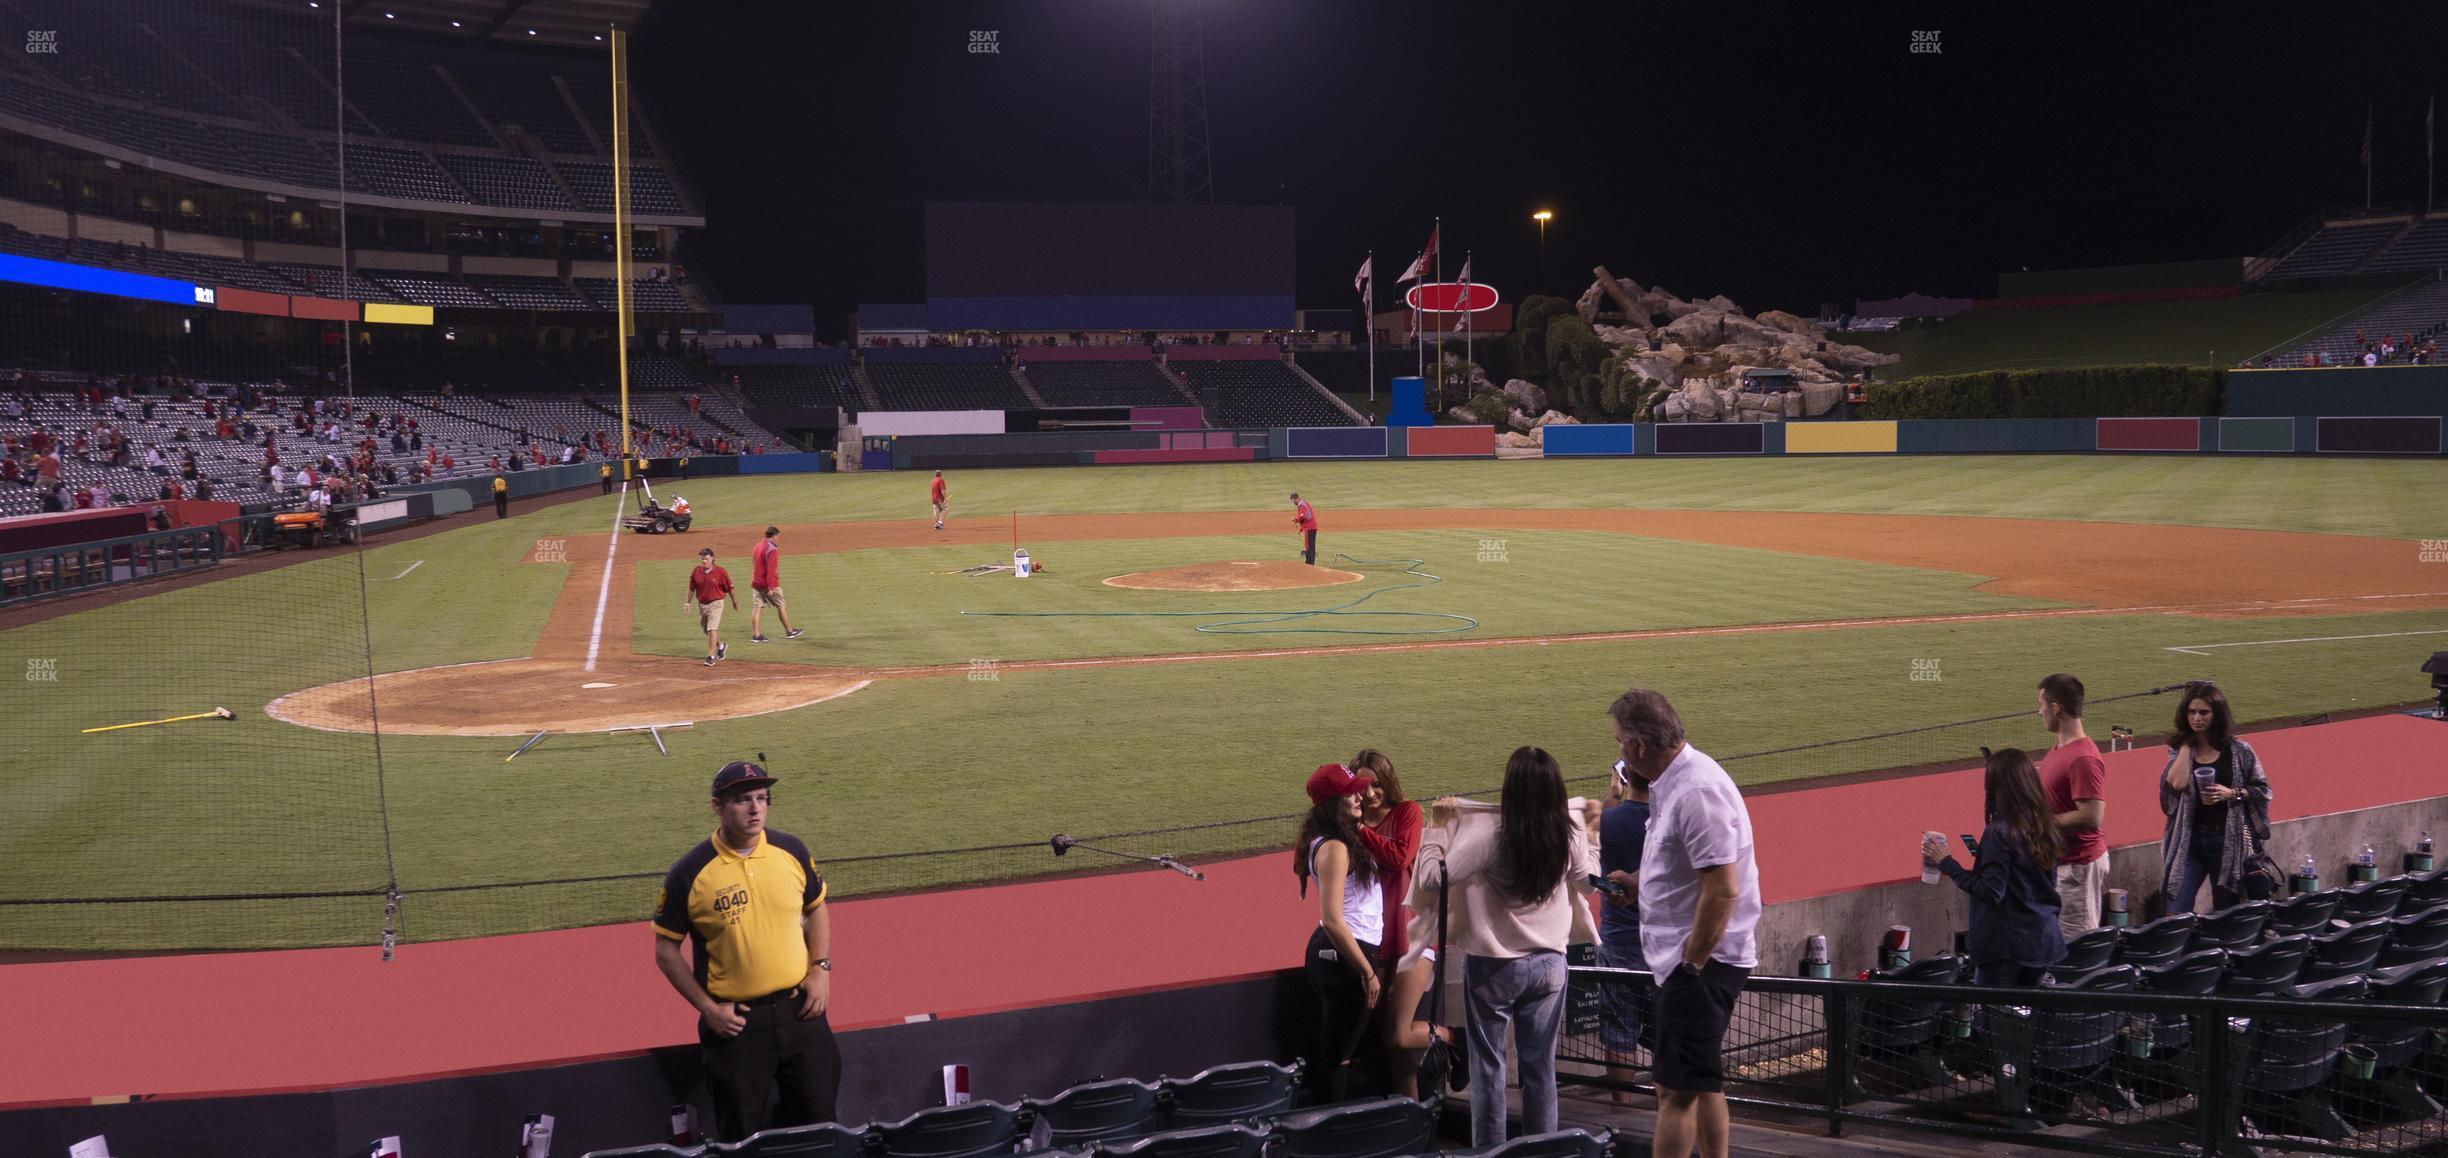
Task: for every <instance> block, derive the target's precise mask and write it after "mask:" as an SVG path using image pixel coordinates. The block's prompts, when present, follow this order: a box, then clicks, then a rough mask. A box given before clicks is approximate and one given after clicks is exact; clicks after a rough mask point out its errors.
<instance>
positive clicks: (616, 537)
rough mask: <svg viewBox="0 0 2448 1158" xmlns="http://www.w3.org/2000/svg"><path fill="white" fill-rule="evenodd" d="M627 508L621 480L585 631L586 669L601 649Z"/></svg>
mask: <svg viewBox="0 0 2448 1158" xmlns="http://www.w3.org/2000/svg"><path fill="white" fill-rule="evenodd" d="M628 509H629V483H628V481H627V480H625V479H624V480H622V482H621V489H620V501H619V502H618V503H615V504H613V507H612V541H611V542H609V543H606V544H605V545H604V569H603V582H602V583H601V584H598V585H597V586H596V588H595V626H594V627H592V628H590V629H589V630H588V631H587V661H586V670H588V671H594V670H595V655H596V653H597V652H600V651H602V650H603V616H604V604H605V603H607V602H610V601H611V599H612V560H613V558H614V557H615V556H617V555H619V554H620V533H621V515H622V514H623V513H624V512H626V511H627V510H628Z"/></svg>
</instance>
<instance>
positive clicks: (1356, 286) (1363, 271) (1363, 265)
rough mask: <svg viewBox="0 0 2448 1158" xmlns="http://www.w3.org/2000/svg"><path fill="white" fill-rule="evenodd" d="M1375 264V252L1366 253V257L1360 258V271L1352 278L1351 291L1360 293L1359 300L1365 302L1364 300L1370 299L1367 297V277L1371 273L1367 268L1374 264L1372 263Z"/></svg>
mask: <svg viewBox="0 0 2448 1158" xmlns="http://www.w3.org/2000/svg"><path fill="white" fill-rule="evenodd" d="M1376 264H1377V255H1376V254H1373V253H1372V254H1370V255H1368V256H1367V257H1366V258H1363V259H1361V262H1360V273H1359V275H1358V276H1356V277H1354V278H1352V292H1353V293H1356V294H1359V295H1360V300H1361V301H1364V302H1365V301H1368V300H1370V299H1369V277H1370V276H1371V275H1370V273H1369V269H1370V267H1371V266H1374V265H1376Z"/></svg>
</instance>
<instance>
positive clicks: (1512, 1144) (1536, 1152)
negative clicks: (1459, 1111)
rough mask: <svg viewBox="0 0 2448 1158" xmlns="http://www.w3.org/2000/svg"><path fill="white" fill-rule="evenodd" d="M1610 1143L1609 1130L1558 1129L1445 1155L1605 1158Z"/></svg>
mask: <svg viewBox="0 0 2448 1158" xmlns="http://www.w3.org/2000/svg"><path fill="white" fill-rule="evenodd" d="M1614 1145H1615V1133H1614V1131H1612V1130H1600V1131H1598V1132H1597V1133H1595V1134H1593V1133H1591V1132H1589V1131H1587V1130H1558V1131H1556V1132H1554V1133H1552V1134H1531V1135H1528V1136H1526V1137H1521V1138H1511V1139H1507V1140H1505V1141H1503V1142H1499V1143H1497V1144H1496V1145H1493V1146H1482V1147H1480V1148H1478V1149H1475V1150H1450V1151H1447V1154H1448V1155H1450V1156H1452V1158H1606V1155H1607V1152H1608V1151H1609V1150H1611V1149H1613V1148H1614Z"/></svg>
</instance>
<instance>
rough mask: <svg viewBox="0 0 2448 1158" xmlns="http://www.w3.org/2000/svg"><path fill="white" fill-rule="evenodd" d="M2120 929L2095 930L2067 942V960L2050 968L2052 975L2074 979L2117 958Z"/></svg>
mask: <svg viewBox="0 0 2448 1158" xmlns="http://www.w3.org/2000/svg"><path fill="white" fill-rule="evenodd" d="M2120 932H2122V930H2118V929H2093V930H2091V931H2090V932H2088V933H2083V934H2080V935H2078V936H2076V937H2075V938H2074V939H2073V940H2071V941H2068V942H2066V955H2065V959H2064V960H2062V961H2059V962H2058V963H2056V964H2055V965H2052V966H2049V971H2050V972H2052V973H2057V974H2061V975H2064V976H2067V977H2072V976H2074V975H2075V974H2078V973H2089V972H2090V971H2092V970H2094V969H2097V968H2099V967H2100V966H2102V965H2105V964H2107V963H2108V961H2109V959H2110V958H2112V957H2115V956H2116V950H2117V935H2118V934H2119V933H2120Z"/></svg>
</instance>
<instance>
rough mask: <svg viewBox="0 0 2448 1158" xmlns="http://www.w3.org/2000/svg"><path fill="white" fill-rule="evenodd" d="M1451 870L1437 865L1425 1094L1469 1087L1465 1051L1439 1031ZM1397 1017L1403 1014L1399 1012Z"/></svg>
mask: <svg viewBox="0 0 2448 1158" xmlns="http://www.w3.org/2000/svg"><path fill="white" fill-rule="evenodd" d="M1447 883H1448V873H1447V870H1446V867H1445V865H1444V863H1443V862H1441V861H1440V862H1438V864H1437V947H1436V966H1435V971H1434V973H1433V978H1434V979H1433V980H1431V981H1430V982H1429V983H1428V984H1429V989H1428V1048H1427V1049H1424V1050H1421V1051H1420V1059H1419V1089H1420V1094H1421V1095H1422V1096H1423V1097H1435V1096H1438V1095H1439V1094H1440V1093H1441V1092H1442V1091H1444V1090H1452V1091H1453V1092H1455V1093H1457V1094H1458V1093H1461V1092H1462V1091H1464V1090H1466V1089H1469V1088H1470V1066H1468V1065H1467V1064H1464V1062H1463V1060H1462V1050H1461V1048H1460V1047H1458V1046H1456V1045H1455V1044H1454V1043H1452V1042H1450V1041H1447V1040H1445V1036H1444V1035H1443V1034H1441V1033H1439V1032H1437V1031H1438V1030H1440V1029H1442V1028H1443V1027H1444V1025H1445V913H1446V885H1447ZM1396 1016H1401V1015H1400V1014H1399V1013H1397V1014H1396Z"/></svg>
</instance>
